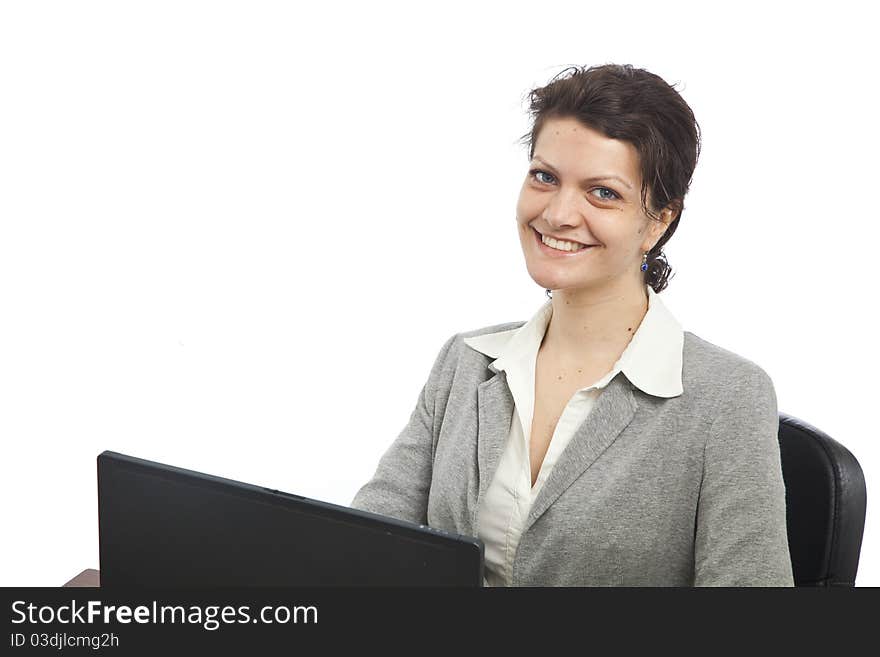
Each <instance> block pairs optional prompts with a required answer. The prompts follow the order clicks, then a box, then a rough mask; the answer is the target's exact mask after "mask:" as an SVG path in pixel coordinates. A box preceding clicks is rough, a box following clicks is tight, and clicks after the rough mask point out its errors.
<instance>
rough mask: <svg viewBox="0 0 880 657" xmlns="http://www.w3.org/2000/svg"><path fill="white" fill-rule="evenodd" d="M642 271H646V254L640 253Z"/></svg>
mask: <svg viewBox="0 0 880 657" xmlns="http://www.w3.org/2000/svg"><path fill="white" fill-rule="evenodd" d="M642 271H648V254H647V253H643V254H642Z"/></svg>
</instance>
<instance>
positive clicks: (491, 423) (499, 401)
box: [471, 368, 514, 533]
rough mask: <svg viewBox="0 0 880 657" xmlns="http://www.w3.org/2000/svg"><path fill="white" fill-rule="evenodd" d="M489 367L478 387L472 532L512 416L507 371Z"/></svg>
mask: <svg viewBox="0 0 880 657" xmlns="http://www.w3.org/2000/svg"><path fill="white" fill-rule="evenodd" d="M491 369H492V371H493V372H496V374H495V376H493V377H492V378H491V379H489V380H487V381H483V383H481V384H480V385H479V386H478V387H477V410H478V416H479V420H478V426H477V467H478V472H479V482H480V486H479V491H478V493H477V499H476V500H471V527H472V528H473V531H474V533H475V532H476V530H477V509H478V508H479V507H480V503H481V502H482V500H483V495H484V494H485V493H486V489H487V488H488V487H489V484H490V483H491V481H492V477H493V476H494V475H495V471H496V470H497V469H498V463H499V461H500V460H501V454H502V452H503V451H504V445H505V443H506V442H507V437H508V435H509V433H510V422H511V420H512V418H513V406H514V401H513V395H511V394H510V388H508V387H507V381H506V376H507V375H506V374H505V373H504V372H503V371H497V370H495V369H494V368H491Z"/></svg>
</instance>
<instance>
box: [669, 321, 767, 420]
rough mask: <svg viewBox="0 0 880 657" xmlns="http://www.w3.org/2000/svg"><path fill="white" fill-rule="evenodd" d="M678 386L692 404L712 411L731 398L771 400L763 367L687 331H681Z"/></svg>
mask: <svg viewBox="0 0 880 657" xmlns="http://www.w3.org/2000/svg"><path fill="white" fill-rule="evenodd" d="M682 386H683V387H684V390H685V394H687V395H688V396H690V397H691V399H692V400H693V401H694V402H695V403H696V404H698V405H699V404H704V405H711V406H713V407H716V408H717V405H718V402H719V401H722V400H725V399H730V398H731V397H732V396H735V397H740V398H742V397H750V398H755V397H758V398H760V397H768V396H773V397H774V401H775V391H774V387H773V381H772V379H771V378H770V375H769V374H768V373H767V372H766V371H765V370H764V368H763V367H761V366H760V365H758V364H757V363H756V362H754V361H753V360H750V359H749V358H746V357H745V356H742V355H740V354H737V353H735V352H733V351H731V350H730V349H726V348H724V347H721V346H719V345H717V344H714V343H712V342H709V341H708V340H705V339H703V338H701V337H699V336H697V335H695V334H693V333H691V332H690V331H684V346H683V352H682Z"/></svg>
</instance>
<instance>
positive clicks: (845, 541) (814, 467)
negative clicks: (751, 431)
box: [779, 413, 867, 586]
mask: <svg viewBox="0 0 880 657" xmlns="http://www.w3.org/2000/svg"><path fill="white" fill-rule="evenodd" d="M779 450H780V455H781V458H782V477H783V479H784V480H785V499H786V507H787V511H786V515H787V520H788V547H789V551H790V553H791V566H792V570H793V573H794V584H795V586H855V581H856V570H858V566H859V553H860V551H861V548H862V533H863V532H864V529H865V507H866V504H867V491H866V489H865V476H864V474H863V473H862V468H861V466H860V465H859V462H858V461H857V460H856V458H855V457H854V456H853V455H852V453H851V452H850V451H849V450H848V449H847V448H846V447H844V446H843V445H841V444H840V443H838V442H837V441H836V440H833V439H832V438H831V437H830V436H828V435H827V434H825V433H823V432H822V431H819V430H818V429H816V428H815V427H813V426H810V425H809V424H807V423H806V422H804V421H803V420H799V419H798V418H796V417H794V416H791V415H788V414H786V413H779Z"/></svg>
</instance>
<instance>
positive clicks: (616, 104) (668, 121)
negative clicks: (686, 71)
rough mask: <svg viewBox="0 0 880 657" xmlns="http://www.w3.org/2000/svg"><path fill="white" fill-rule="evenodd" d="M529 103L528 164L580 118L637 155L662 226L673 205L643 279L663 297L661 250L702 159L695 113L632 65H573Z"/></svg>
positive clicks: (658, 80) (536, 91)
mask: <svg viewBox="0 0 880 657" xmlns="http://www.w3.org/2000/svg"><path fill="white" fill-rule="evenodd" d="M568 73H570V74H569V75H567V74H568ZM528 100H529V113H530V115H531V117H532V129H531V130H530V131H529V132H527V133H526V134H525V135H523V136H522V137H521V138H520V141H521V142H524V143H525V144H526V145H528V148H529V159H530V160H531V159H532V156H533V155H534V151H535V141H536V140H537V137H538V134H539V133H540V132H541V128H542V127H543V126H544V123H545V122H546V121H547V119H550V118H569V117H571V118H575V119H577V120H579V121H580V122H581V123H583V124H584V125H586V126H588V127H590V128H592V129H594V130H597V131H599V132H601V133H602V134H604V135H605V136H606V137H609V138H611V139H619V140H621V141H625V142H628V143H630V144H632V145H633V146H634V147H635V148H636V150H637V151H638V153H639V160H640V163H641V174H642V190H641V198H642V209H643V210H644V211H645V213H646V214H647V215H648V216H649V217H651V218H652V219H655V220H658V221H659V219H658V214H657V213H658V212H659V211H660V210H661V209H662V208H664V207H666V206H667V205H670V204H671V205H672V207H673V209H674V211H675V218H674V219H673V220H672V221H671V222H670V224H669V227H668V228H667V229H666V232H665V233H663V235H662V236H661V237H660V239H659V240H657V244H655V245H654V247H653V248H652V249H651V250H650V251H649V252H648V269H647V271H645V272H644V275H645V283H646V284H648V285H650V286H651V287H652V288H654V291H655V292H660V291H661V290H663V289H664V288H665V287H666V284H667V280H668V278H669V274H670V272H671V271H672V269H671V267H670V266H669V263H668V262H667V261H666V255H665V254H664V253H663V250H662V249H663V245H664V244H666V242H668V241H669V238H671V237H672V234H673V233H674V232H675V229H676V227H677V226H678V220H679V219H680V218H681V213H682V212H683V211H684V197H685V194H687V191H688V188H689V187H690V184H691V178H692V176H693V173H694V168H695V167H696V166H697V159H698V158H699V156H700V126H699V124H698V123H697V120H696V118H694V113H693V111H691V108H690V107H689V106H688V104H687V103H686V102H685V101H684V99H683V98H682V97H681V96H680V95H679V93H678V92H677V91H676V90H675V88H674V86H672V85H669V84H667V83H666V82H665V81H664V80H663V78H661V77H660V76H658V75H655V74H654V73H650V72H648V71H646V70H644V69H641V68H633V67H632V66H631V65H629V64H604V65H602V66H593V67H590V68H584V67H578V66H570V67H568V68H566V69H563V70H562V71H560V72H559V73H558V74H557V75H556V76H554V78H553V79H552V80H551V81H550V83H549V84H547V85H546V86H543V87H539V88H537V89H533V90H532V91H530V92H529V93H528ZM649 187H650V190H651V202H652V203H651V205H652V208H650V209H649V208H648V207H647V194H648V188H649Z"/></svg>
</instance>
